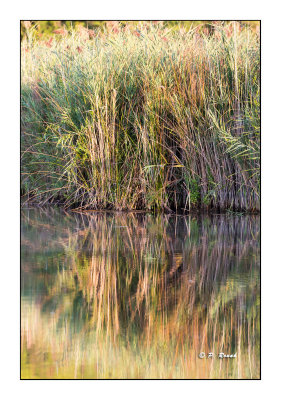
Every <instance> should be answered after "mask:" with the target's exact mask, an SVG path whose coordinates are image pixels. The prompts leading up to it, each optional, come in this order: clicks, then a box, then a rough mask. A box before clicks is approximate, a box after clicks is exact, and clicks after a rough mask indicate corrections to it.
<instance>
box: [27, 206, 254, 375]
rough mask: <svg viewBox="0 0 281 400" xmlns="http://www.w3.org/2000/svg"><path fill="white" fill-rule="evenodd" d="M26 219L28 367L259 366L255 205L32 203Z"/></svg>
mask: <svg viewBox="0 0 281 400" xmlns="http://www.w3.org/2000/svg"><path fill="white" fill-rule="evenodd" d="M21 227H22V235H21V377H22V378H23V379H29V378H51V379H56V378H78V379H81V378H82V379H83V378H84V379H87V378H106V379H112V378H113V379H114V378H119V379H120V378H121V379H123V378H136V379H142V378H160V379H167V378H180V379H182V378H250V379H251V378H259V376H260V254H259V251H260V219H259V217H257V216H228V215H212V216H196V217H193V216H185V217H183V216H171V215H158V216H153V215H149V214H141V213H140V214H138V213H127V214H126V213H86V214H78V213H74V212H69V213H67V212H64V211H61V210H59V209H43V210H42V209H41V210H38V209H26V210H23V211H22V223H21ZM200 353H201V357H202V358H200V357H199V355H200ZM203 353H205V356H204V354H203ZM208 353H213V355H212V356H211V355H208ZM220 353H224V354H225V355H233V356H234V357H224V358H219V354H220ZM208 356H209V358H208ZM220 357H222V355H220Z"/></svg>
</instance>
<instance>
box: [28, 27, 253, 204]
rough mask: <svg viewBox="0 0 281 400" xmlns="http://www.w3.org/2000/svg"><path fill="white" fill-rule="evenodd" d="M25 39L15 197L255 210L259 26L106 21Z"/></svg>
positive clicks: (30, 199) (84, 202)
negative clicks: (102, 25)
mask: <svg viewBox="0 0 281 400" xmlns="http://www.w3.org/2000/svg"><path fill="white" fill-rule="evenodd" d="M56 36H57V37H55V38H52V39H50V40H49V41H47V42H40V41H37V40H35V39H34V38H33V35H32V29H31V30H30V31H29V35H28V37H27V38H26V39H24V40H23V41H22V91H21V94H22V96H21V98H22V173H23V178H22V194H23V196H24V199H25V200H28V201H36V202H39V203H41V204H42V203H45V202H56V201H60V202H61V203H63V204H64V205H65V206H66V207H68V206H72V207H73V206H75V207H81V208H93V209H104V208H112V209H117V210H125V209H145V210H154V209H161V210H165V211H169V210H176V211H180V212H184V211H190V210H192V209H196V208H198V207H200V208H216V209H220V210H225V209H232V210H247V211H257V210H259V193H260V184H259V174H260V160H259V155H260V131H259V126H260V122H259V121H260V106H259V104H260V101H259V97H260V92H259V90H260V80H259V76H260V54H259V35H258V34H257V33H256V32H253V31H252V30H251V29H250V28H249V27H242V26H241V25H240V24H238V23H237V22H233V23H230V24H228V25H225V24H220V23H218V24H216V25H210V28H209V30H207V31H204V30H200V29H199V28H198V27H197V28H196V29H193V30H189V31H186V30H184V29H181V30H180V31H173V30H171V29H170V30H169V29H167V28H165V26H164V25H161V24H159V25H155V24H153V23H141V22H140V23H139V26H138V28H137V29H136V27H135V26H130V25H129V24H128V25H121V24H118V23H116V24H115V25H113V26H111V25H109V26H108V28H107V29H105V30H103V31H99V32H96V33H95V34H93V33H92V32H90V31H88V30H87V29H83V30H80V31H79V32H77V31H72V32H64V34H63V35H62V34H61V35H56Z"/></svg>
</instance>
